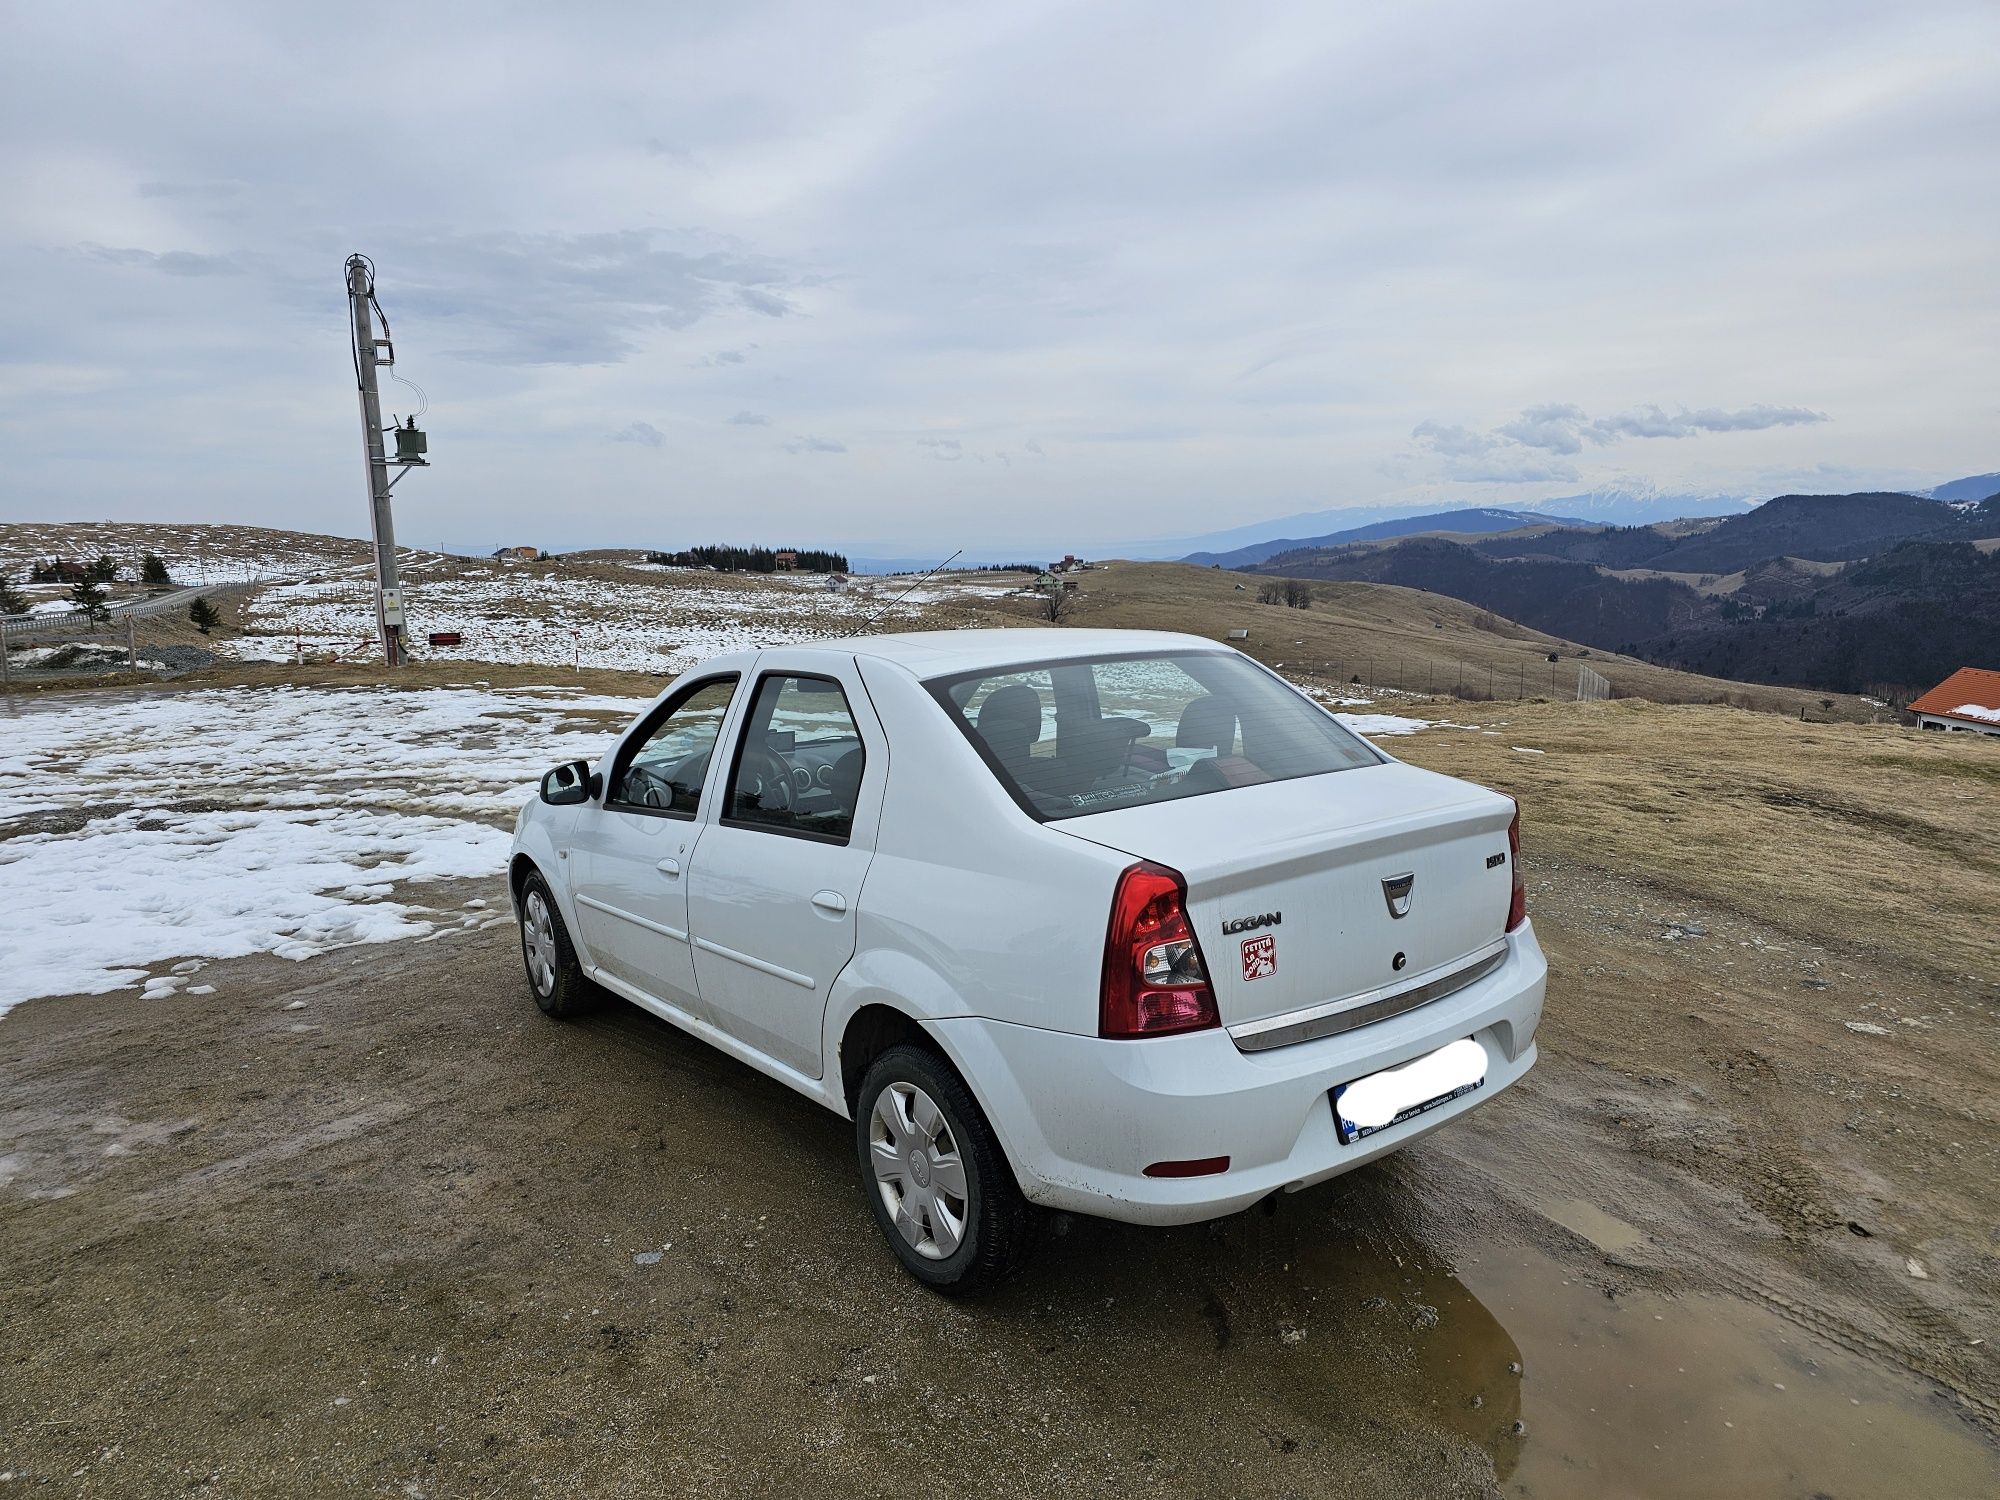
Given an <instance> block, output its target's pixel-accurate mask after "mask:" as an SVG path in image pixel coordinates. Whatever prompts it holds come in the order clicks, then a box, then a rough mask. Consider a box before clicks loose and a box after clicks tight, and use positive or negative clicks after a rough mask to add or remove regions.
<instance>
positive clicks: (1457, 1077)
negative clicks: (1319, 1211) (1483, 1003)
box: [1333, 1037, 1486, 1146]
mask: <svg viewBox="0 0 2000 1500" xmlns="http://www.w3.org/2000/svg"><path fill="white" fill-rule="evenodd" d="M1485 1084H1486V1049H1485V1048H1484V1047H1482V1046H1480V1045H1479V1043H1477V1042H1475V1041H1474V1040H1472V1038H1471V1037H1462V1038H1460V1039H1459V1040H1458V1041H1455V1042H1450V1043H1447V1044H1446V1045H1445V1046H1442V1047H1440V1048H1438V1050H1437V1051H1435V1052H1429V1053H1426V1054H1425V1055H1424V1056H1422V1057H1418V1058H1413V1059H1412V1060H1411V1061H1409V1062H1406V1063H1404V1064H1402V1065H1401V1066H1400V1067H1394V1068H1384V1069H1383V1070H1382V1071H1381V1072H1379V1073H1370V1074H1369V1075H1368V1076H1367V1077H1366V1078H1357V1079H1355V1080H1354V1081H1353V1082H1352V1083H1342V1084H1337V1085H1335V1087H1334V1090H1333V1123H1334V1128H1335V1129H1336V1130H1337V1131H1338V1132H1339V1134H1340V1144H1341V1145H1343V1146H1351V1145H1353V1144H1354V1143H1355V1142H1356V1141H1358V1140H1362V1139H1364V1138H1366V1137H1368V1136H1371V1135H1375V1134H1377V1133H1379V1132H1381V1131H1384V1130H1388V1129H1390V1128H1391V1127H1393V1126H1396V1125H1400V1124H1402V1123H1403V1121H1405V1120H1414V1119H1415V1118H1416V1117H1417V1116H1418V1115H1422V1114H1428V1113H1429V1112H1430V1111H1432V1110H1434V1109H1436V1108H1438V1107H1439V1106H1441V1105H1445V1104H1449V1103H1451V1101H1452V1100H1454V1099H1462V1098H1464V1097H1465V1096H1466V1095H1467V1094H1469V1093H1471V1092H1472V1091H1473V1090H1474V1089H1477V1088H1483V1087H1484V1086H1485Z"/></svg>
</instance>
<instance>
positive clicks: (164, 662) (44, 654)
mask: <svg viewBox="0 0 2000 1500" xmlns="http://www.w3.org/2000/svg"><path fill="white" fill-rule="evenodd" d="M244 592H246V590H245V587H244V586H243V585H241V584H236V585H223V586H218V587H215V588H204V589H199V590H189V591H186V592H184V593H175V594H173V595H171V596H162V597H158V598H154V599H142V600H137V601H134V602H133V603H132V604H130V605H127V606H125V607H121V608H117V609H114V610H112V611H111V612H110V614H109V615H108V616H100V617H98V618H96V619H93V618H92V617H91V615H90V614H89V613H88V612H87V611H85V610H80V609H79V610H64V611H55V610H51V611H49V612H48V613H46V614H39V615H11V616H6V617H4V618H0V691H6V692H14V691H18V690H22V689H29V688H39V687H51V686H59V685H61V684H62V683H65V682H74V683H77V684H78V685H83V684H85V683H87V682H89V681H90V680H93V679H102V678H105V677H110V676H124V675H136V676H137V677H139V678H140V679H142V680H143V679H146V678H157V677H171V676H175V675H178V674H179V673H182V672H186V671H192V670H196V669H198V668H201V667H205V666H209V665H211V664H213V663H214V661H215V660H216V657H217V654H218V653H217V652H216V651H215V650H214V645H215V641H216V638H215V637H213V636H210V635H208V634H206V633H204V632H203V631H201V629H200V628H199V627H197V626H196V625H195V624H194V623H193V621H192V620H191V619H190V618H189V615H188V608H189V606H190V605H191V604H192V603H193V602H194V600H195V599H196V598H203V599H207V600H208V601H209V603H210V605H211V607H214V608H216V609H217V610H218V612H219V613H225V614H226V613H228V612H230V611H231V609H232V606H233V604H234V600H235V598H237V597H240V596H241V595H242V594H243V593H244Z"/></svg>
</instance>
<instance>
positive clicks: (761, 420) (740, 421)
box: [729, 411, 771, 427]
mask: <svg viewBox="0 0 2000 1500" xmlns="http://www.w3.org/2000/svg"><path fill="white" fill-rule="evenodd" d="M729 424H730V426H732V427H769V426H770V425H771V419H770V418H769V417H767V416H765V415H764V414H763V413H762V412H760V411H739V412H738V413H737V414H736V415H735V416H733V417H731V418H730V419H729Z"/></svg>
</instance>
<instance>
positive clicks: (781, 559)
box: [772, 552, 799, 573]
mask: <svg viewBox="0 0 2000 1500" xmlns="http://www.w3.org/2000/svg"><path fill="white" fill-rule="evenodd" d="M772 560H773V561H774V562H775V563H777V565H778V571H779V572H780V573H796V572H798V570H799V555H798V553H796V552H780V553H777V554H776V555H775V556H774V557H773V559H772Z"/></svg>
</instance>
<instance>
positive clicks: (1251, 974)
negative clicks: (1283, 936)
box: [1243, 937, 1278, 979]
mask: <svg viewBox="0 0 2000 1500" xmlns="http://www.w3.org/2000/svg"><path fill="white" fill-rule="evenodd" d="M1277 972H1278V940H1277V939H1276V938H1275V937H1255V938H1245V939H1244V940H1243V977H1244V978H1245V979H1266V978H1269V977H1270V976H1271V975H1273V974H1275V973H1277Z"/></svg>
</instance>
